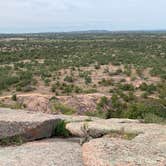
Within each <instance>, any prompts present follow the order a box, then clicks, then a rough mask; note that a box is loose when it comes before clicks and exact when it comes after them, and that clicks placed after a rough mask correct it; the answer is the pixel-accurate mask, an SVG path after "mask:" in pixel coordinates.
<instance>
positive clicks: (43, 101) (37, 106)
mask: <svg viewBox="0 0 166 166" xmlns="http://www.w3.org/2000/svg"><path fill="white" fill-rule="evenodd" d="M102 96H105V95H104V94H100V93H94V94H83V95H82V94H80V95H73V96H56V99H57V100H58V101H59V102H60V103H62V104H64V105H66V106H68V107H71V108H74V109H75V110H77V114H79V115H84V113H85V112H87V111H95V110H96V105H97V103H98V102H99V101H100V98H101V97H102ZM11 97H12V96H6V97H0V101H1V102H2V103H4V104H5V105H12V104H14V102H13V101H12V100H11ZM52 97H53V95H42V94H23V95H17V102H18V103H19V104H20V105H25V106H26V109H27V110H28V111H34V112H44V113H52V111H51V103H50V99H51V98H52ZM107 97H110V96H107Z"/></svg>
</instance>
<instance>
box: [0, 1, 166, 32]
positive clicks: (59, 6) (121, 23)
mask: <svg viewBox="0 0 166 166" xmlns="http://www.w3.org/2000/svg"><path fill="white" fill-rule="evenodd" d="M0 1H1V2H0V20H1V22H0V31H2V30H1V29H4V28H8V29H11V31H12V29H14V28H15V29H19V28H20V29H21V30H22V29H25V30H27V31H28V30H29V29H30V30H33V29H35V30H36V29H39V28H41V30H42V31H47V30H49V27H55V30H56V28H57V27H59V29H60V28H61V29H62V30H68V29H72V27H74V26H75V27H76V28H78V29H79V28H81V27H82V28H83V27H87V28H88V27H89V28H94V29H95V28H96V29H99V28H105V29H109V28H113V29H141V28H146V29H150V28H153V29H155V28H156V29H157V28H163V29H164V28H166V23H165V15H166V10H165V6H166V1H165V0H157V1H156V0H146V1H145V0H0ZM110 25H111V26H110ZM57 29H58V28H57Z"/></svg>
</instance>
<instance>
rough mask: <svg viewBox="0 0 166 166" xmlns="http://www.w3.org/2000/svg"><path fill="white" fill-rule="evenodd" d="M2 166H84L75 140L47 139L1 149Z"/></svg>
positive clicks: (0, 163)
mask: <svg viewBox="0 0 166 166" xmlns="http://www.w3.org/2000/svg"><path fill="white" fill-rule="evenodd" d="M0 165H1V166H83V163H82V152H81V146H80V145H79V143H78V142H77V141H75V140H74V139H59V138H54V139H46V140H40V141H35V142H30V143H26V144H23V145H21V146H17V147H5V148H0Z"/></svg>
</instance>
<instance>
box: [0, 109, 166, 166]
mask: <svg viewBox="0 0 166 166" xmlns="http://www.w3.org/2000/svg"><path fill="white" fill-rule="evenodd" d="M62 120H65V121H66V122H68V123H67V125H66V128H67V129H68V130H69V131H70V133H72V135H74V136H77V137H82V138H83V139H84V138H86V139H85V141H88V142H85V141H83V146H82V149H81V146H80V145H79V141H78V140H75V139H73V138H72V139H62V138H61V139H56V138H51V139H47V140H41V141H35V142H31V143H25V144H23V145H21V146H14V147H12V146H10V147H0V165H2V166H8V165H12V166H17V165H19V166H28V165H32V166H38V165H41V166H45V165H50V166H51V165H53V166H54V165H58V166H59V165H60V166H66V165H69V166H70V165H71V166H81V165H85V166H138V165H141V166H166V126H165V125H159V124H145V123H141V122H140V121H138V120H129V119H108V120H104V119H99V118H91V117H86V116H65V115H48V114H44V113H35V112H33V113H32V112H27V111H22V110H10V109H0V140H1V139H4V138H8V137H9V138H10V137H12V136H15V135H20V136H21V137H23V138H24V139H25V140H26V141H31V140H38V139H41V138H48V137H51V136H52V135H53V131H54V129H55V127H56V126H57V124H58V122H59V121H62ZM131 135H132V137H130V136H131ZM89 138H90V139H89ZM81 152H82V157H83V161H82V159H81Z"/></svg>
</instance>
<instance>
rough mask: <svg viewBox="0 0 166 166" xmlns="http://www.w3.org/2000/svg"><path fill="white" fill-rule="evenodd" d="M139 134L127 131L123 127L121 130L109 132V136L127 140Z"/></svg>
mask: <svg viewBox="0 0 166 166" xmlns="http://www.w3.org/2000/svg"><path fill="white" fill-rule="evenodd" d="M137 135H138V134H136V133H128V132H125V131H124V129H121V130H120V131H111V133H110V134H108V137H109V138H121V139H126V140H132V139H134V138H135V137H136V136H137Z"/></svg>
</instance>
